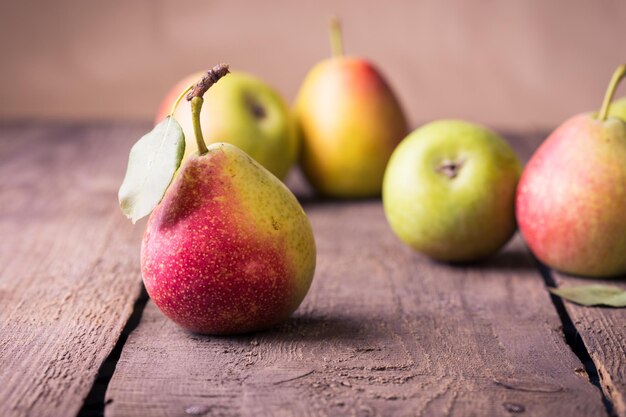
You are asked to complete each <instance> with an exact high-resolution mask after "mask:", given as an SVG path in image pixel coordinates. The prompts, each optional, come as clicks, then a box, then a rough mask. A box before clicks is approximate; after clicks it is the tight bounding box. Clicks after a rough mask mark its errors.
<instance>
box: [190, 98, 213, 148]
mask: <svg viewBox="0 0 626 417" xmlns="http://www.w3.org/2000/svg"><path fill="white" fill-rule="evenodd" d="M202 103H204V99H203V98H202V97H194V98H192V99H191V121H192V123H193V133H194V136H195V137H196V144H197V145H198V153H199V154H200V155H204V154H205V153H207V152H208V151H209V150H208V149H207V147H206V143H205V142H204V137H203V136H202V126H200V110H202Z"/></svg>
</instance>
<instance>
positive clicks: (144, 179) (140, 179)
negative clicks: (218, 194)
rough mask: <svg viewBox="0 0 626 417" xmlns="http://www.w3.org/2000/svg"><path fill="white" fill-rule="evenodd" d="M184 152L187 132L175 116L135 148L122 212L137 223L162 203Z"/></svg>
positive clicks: (122, 192) (121, 197) (121, 192)
mask: <svg viewBox="0 0 626 417" xmlns="http://www.w3.org/2000/svg"><path fill="white" fill-rule="evenodd" d="M184 152H185V135H184V134H183V130H182V128H181V127H180V125H179V124H178V122H177V121H176V119H174V118H173V117H171V116H168V117H167V118H165V120H163V121H162V122H161V123H159V124H158V125H156V126H155V127H154V129H152V131H151V132H150V133H148V134H146V135H144V136H143V137H142V138H141V139H139V140H138V141H137V143H135V145H134V146H133V147H132V149H131V150H130V155H129V157H128V168H127V169H126V176H125V177H124V181H123V182H122V186H121V187H120V190H119V193H118V198H119V202H120V207H121V209H122V211H123V212H124V214H125V215H126V216H127V217H128V218H130V219H131V221H132V222H133V223H135V222H136V221H137V220H139V219H141V218H142V217H145V216H147V215H148V214H150V213H151V212H152V210H153V209H154V208H155V207H156V206H157V205H158V204H159V202H160V201H161V199H162V198H163V195H164V194H165V191H166V190H167V187H169V185H170V183H171V182H172V178H174V174H175V173H176V170H177V169H178V167H179V166H180V162H181V160H182V159H183V154H184Z"/></svg>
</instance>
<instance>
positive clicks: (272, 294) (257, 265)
mask: <svg viewBox="0 0 626 417" xmlns="http://www.w3.org/2000/svg"><path fill="white" fill-rule="evenodd" d="M314 270H315V241H314V238H313V233H312V230H311V226H310V224H309V221H308V219H307V216H306V214H305V213H304V211H303V210H302V207H301V206H300V204H299V203H298V201H297V200H296V198H295V197H294V195H293V194H292V193H291V192H290V191H289V189H287V187H286V186H285V185H284V184H283V183H282V182H281V181H280V180H278V179H277V178H276V177H275V176H274V175H272V174H271V173H270V172H269V171H267V170H266V169H264V168H263V167H262V166H261V165H259V164H258V163H257V162H256V161H254V160H253V159H252V158H250V157H249V156H248V155H247V154H245V153H244V152H243V151H241V150H240V149H238V148H236V147H235V146H233V145H230V144H226V143H217V144H212V145H209V146H208V149H207V151H206V153H204V154H202V155H197V154H196V155H192V156H190V157H189V158H188V159H187V161H186V162H185V163H184V165H183V166H182V168H181V169H180V172H179V174H178V175H177V176H176V178H175V179H174V182H173V183H172V185H171V186H170V187H169V188H168V189H167V192H166V194H165V196H164V197H163V200H162V201H161V203H160V204H159V205H158V206H157V207H156V208H155V210H154V211H153V212H152V214H151V215H150V218H149V220H148V225H147V228H146V232H145V235H144V238H143V243H142V247H141V271H142V275H143V280H144V283H145V286H146V290H147V291H148V294H149V295H150V298H152V300H153V301H154V303H155V304H156V305H157V307H159V309H160V310H161V311H162V312H163V313H164V314H165V315H166V316H167V317H169V318H170V319H172V320H173V321H174V322H176V323H178V324H179V325H181V326H182V327H184V328H186V329H189V330H191V331H194V332H198V333H207V334H232V333H245V332H250V331H255V330H261V329H265V328H267V327H270V326H272V325H274V324H276V323H278V322H281V321H283V320H285V319H286V318H287V317H289V315H290V314H291V313H292V312H293V311H294V310H295V309H296V308H297V307H298V305H299V304H300V302H301V301H302V300H303V298H304V296H305V295H306V293H307V290H308V289H309V286H310V284H311V280H312V277H313V273H314Z"/></svg>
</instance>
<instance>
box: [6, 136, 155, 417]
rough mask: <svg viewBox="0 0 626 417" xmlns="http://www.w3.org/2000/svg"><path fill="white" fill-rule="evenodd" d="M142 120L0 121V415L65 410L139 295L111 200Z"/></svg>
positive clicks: (125, 232)
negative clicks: (110, 122) (88, 122)
mask: <svg viewBox="0 0 626 417" xmlns="http://www.w3.org/2000/svg"><path fill="white" fill-rule="evenodd" d="M144 128H145V127H144V126H141V127H140V126H134V127H133V126H128V125H126V126H117V127H116V126H111V125H99V126H98V125H60V124H32V125H30V124H29V125H26V124H12V125H0V162H1V163H0V195H1V196H2V198H1V200H0V201H1V204H0V236H1V237H2V240H1V243H0V244H1V250H0V334H1V335H2V336H1V337H0V381H1V383H0V415H1V416H3V417H10V416H72V415H76V414H77V413H78V411H79V409H80V407H81V406H82V404H83V400H84V398H85V396H86V395H87V393H88V392H89V390H90V388H91V385H92V383H93V381H94V379H95V377H96V375H97V372H98V369H99V367H100V364H101V363H102V362H103V361H104V359H105V358H106V357H107V355H108V354H109V352H110V351H111V349H112V348H113V346H114V345H115V343H116V341H117V339H118V336H119V334H120V332H121V331H122V329H123V327H124V325H125V324H126V321H127V320H128V317H129V316H130V315H131V313H132V308H133V303H134V301H135V299H136V298H137V297H138V296H139V294H140V290H141V286H140V275H139V270H138V246H137V245H138V242H139V241H140V236H141V230H140V228H133V227H132V226H131V225H130V224H129V222H127V221H126V220H125V219H124V217H123V216H122V215H121V214H120V212H119V210H118V209H117V207H116V191H117V187H118V185H119V182H120V180H121V176H122V175H123V173H124V169H125V166H124V164H125V161H124V160H123V158H122V155H124V153H125V152H127V150H128V147H129V145H130V144H131V142H132V138H133V137H136V136H138V134H139V133H141V132H142V131H143V130H144Z"/></svg>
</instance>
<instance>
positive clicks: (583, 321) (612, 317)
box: [552, 272, 626, 417]
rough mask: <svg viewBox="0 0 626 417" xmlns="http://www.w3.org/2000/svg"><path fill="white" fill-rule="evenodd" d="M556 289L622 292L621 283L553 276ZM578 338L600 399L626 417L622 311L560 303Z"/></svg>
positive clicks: (625, 285) (625, 340) (625, 314)
mask: <svg viewBox="0 0 626 417" xmlns="http://www.w3.org/2000/svg"><path fill="white" fill-rule="evenodd" d="M552 274H553V277H554V278H555V282H556V283H557V285H558V286H559V287H569V286H576V285H589V284H605V285H616V286H620V287H622V288H624V289H626V283H624V281H623V279H621V280H615V279H614V280H606V281H601V280H590V279H583V278H577V277H572V276H568V275H564V274H561V273H558V272H553V273H552ZM564 304H565V309H566V310H567V313H568V314H569V316H570V318H571V319H572V322H573V323H574V326H576V330H577V331H578V334H579V335H580V337H581V338H582V340H583V342H584V343H585V347H586V348H587V351H588V352H589V356H591V359H592V360H593V362H594V364H595V366H596V369H597V370H598V376H599V378H600V385H601V386H602V390H603V391H604V395H606V397H607V398H608V399H609V400H610V401H611V403H612V404H613V407H614V411H615V413H616V415H618V416H619V417H626V309H623V308H610V307H584V306H579V305H576V304H574V303H570V302H568V301H564Z"/></svg>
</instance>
